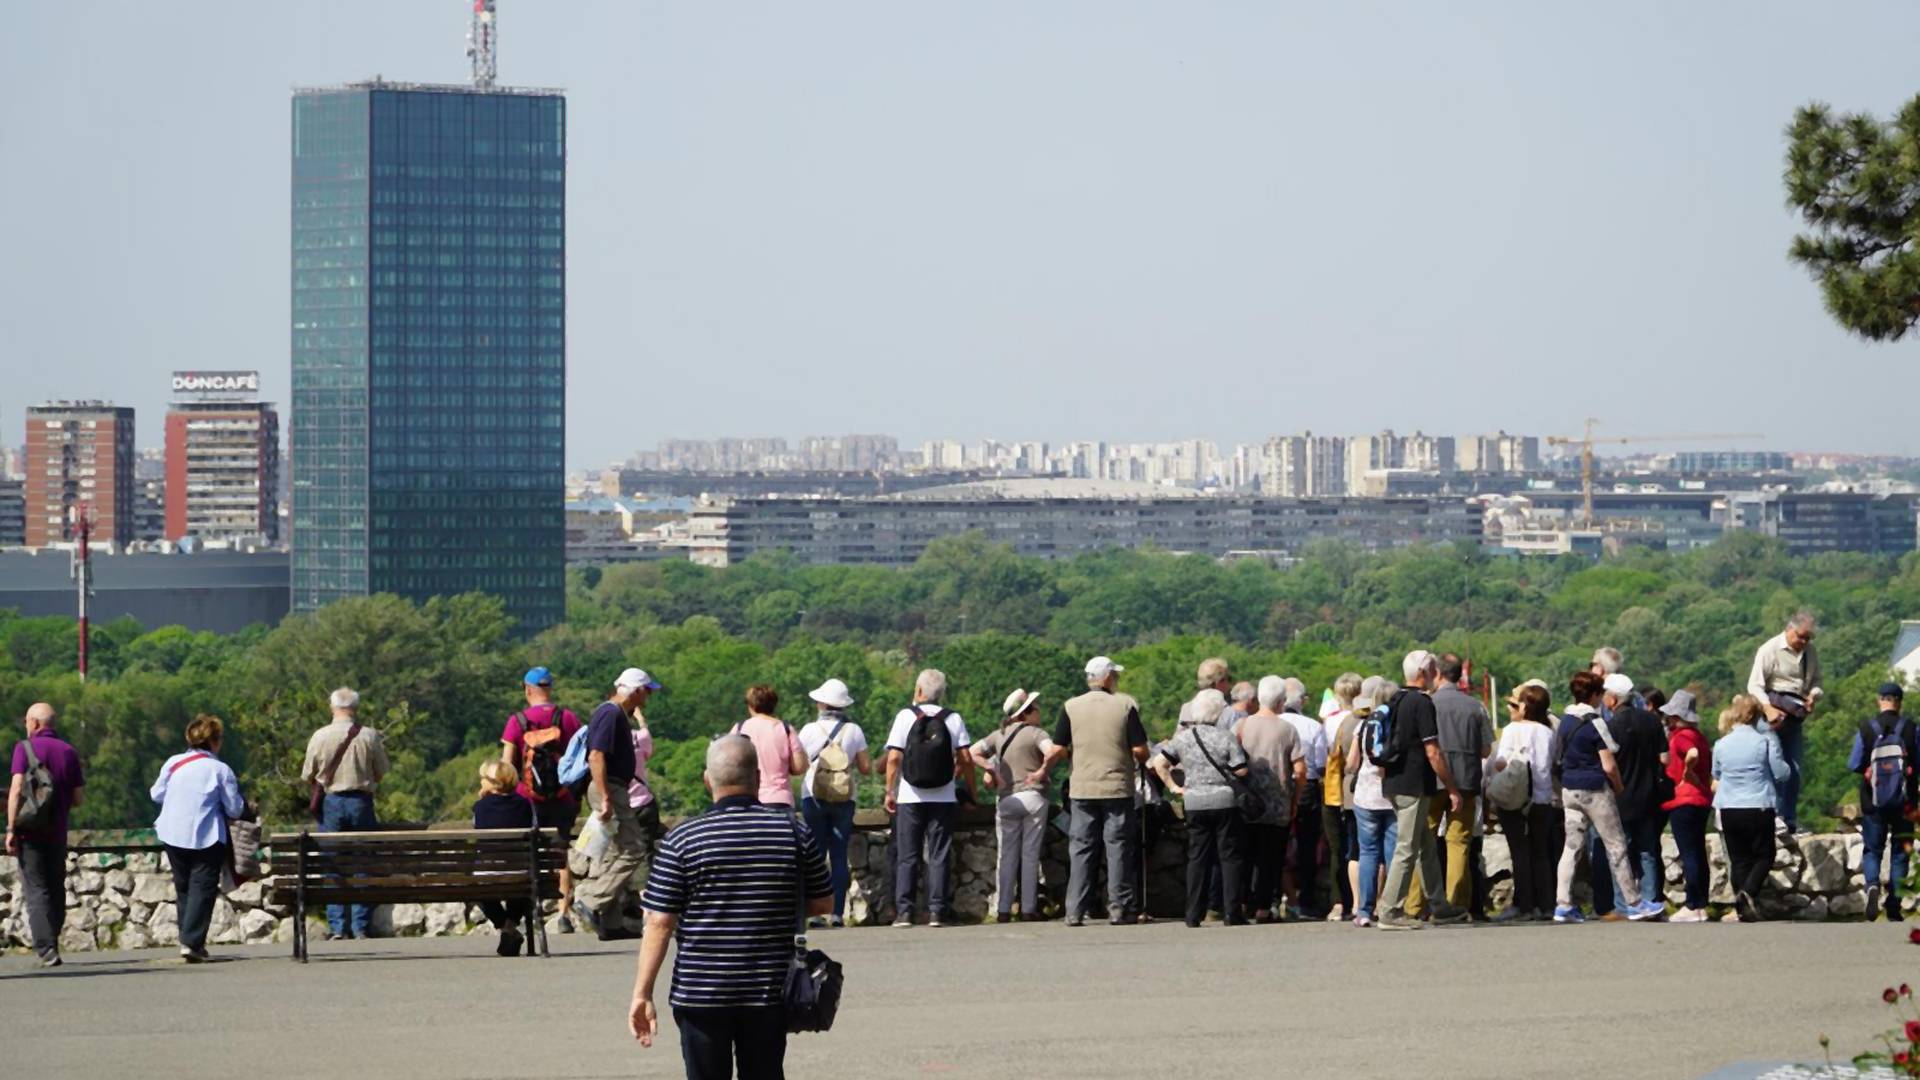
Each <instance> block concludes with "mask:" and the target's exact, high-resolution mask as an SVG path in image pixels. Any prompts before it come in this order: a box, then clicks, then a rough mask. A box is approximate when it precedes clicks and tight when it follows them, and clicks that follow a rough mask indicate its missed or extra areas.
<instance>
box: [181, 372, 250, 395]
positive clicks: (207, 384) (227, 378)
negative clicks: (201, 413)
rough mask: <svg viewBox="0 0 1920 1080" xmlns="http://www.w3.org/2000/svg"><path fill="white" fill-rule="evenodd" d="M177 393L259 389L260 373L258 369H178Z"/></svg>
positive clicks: (229, 391) (230, 391)
mask: <svg viewBox="0 0 1920 1080" xmlns="http://www.w3.org/2000/svg"><path fill="white" fill-rule="evenodd" d="M173 389H174V392H175V393H232V392H235V391H239V390H256V391H257V390H259V389H260V373H259V372H257V371H176V372H174V373H173Z"/></svg>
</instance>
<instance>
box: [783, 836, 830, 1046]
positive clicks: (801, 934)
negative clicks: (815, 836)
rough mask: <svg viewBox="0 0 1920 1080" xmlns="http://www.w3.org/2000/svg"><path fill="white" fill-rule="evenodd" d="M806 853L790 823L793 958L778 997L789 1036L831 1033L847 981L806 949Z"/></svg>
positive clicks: (822, 955)
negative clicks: (791, 842) (808, 1032)
mask: <svg viewBox="0 0 1920 1080" xmlns="http://www.w3.org/2000/svg"><path fill="white" fill-rule="evenodd" d="M789 820H790V822H791V821H792V819H789ZM806 851H807V847H806V844H805V842H804V841H803V840H802V839H801V836H800V826H799V824H798V823H797V822H793V956H792V958H791V959H789V960H788V961H787V981H786V985H785V986H784V987H783V988H782V989H781V994H780V999H781V1004H782V1005H783V1006H784V1007H785V1009H786V1014H787V1031H788V1032H789V1033H791V1034H798V1033H800V1032H803V1031H829V1030H831V1029H832V1028H833V1017H834V1014H835V1013H837V1012H839V1011H840V991H841V989H842V987H843V985H844V984H845V982H846V978H845V975H844V974H843V972H842V971H841V967H840V965H839V964H838V963H837V962H835V961H833V960H832V959H829V958H828V956H827V954H826V953H823V952H821V951H820V950H819V949H809V948H808V947H807V865H806V862H805V859H806Z"/></svg>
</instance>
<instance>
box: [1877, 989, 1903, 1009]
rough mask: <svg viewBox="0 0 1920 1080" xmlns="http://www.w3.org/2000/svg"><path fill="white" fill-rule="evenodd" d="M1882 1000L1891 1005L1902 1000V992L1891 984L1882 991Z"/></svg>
mask: <svg viewBox="0 0 1920 1080" xmlns="http://www.w3.org/2000/svg"><path fill="white" fill-rule="evenodd" d="M1880 1000H1881V1001H1884V1002H1886V1003H1887V1004H1889V1005H1891V1004H1893V1003H1894V1002H1896V1001H1899V1000H1900V992H1899V991H1898V990H1895V989H1894V988H1893V987H1891V986H1889V987H1887V988H1886V989H1885V990H1882V991H1880Z"/></svg>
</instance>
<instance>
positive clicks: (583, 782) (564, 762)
mask: <svg viewBox="0 0 1920 1080" xmlns="http://www.w3.org/2000/svg"><path fill="white" fill-rule="evenodd" d="M592 779H593V770H592V768H590V767H589V766H588V764H587V728H586V725H584V724H582V725H581V726H580V730H578V731H576V732H574V733H573V738H572V739H569V740H568V741H567V750H566V753H563V754H561V755H560V783H561V785H562V786H563V787H565V788H566V789H567V790H568V791H571V792H573V796H574V798H576V799H577V798H579V797H580V796H582V795H585V794H586V793H587V784H588V783H589V782H590V781H591V780H592Z"/></svg>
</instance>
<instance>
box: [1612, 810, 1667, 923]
mask: <svg viewBox="0 0 1920 1080" xmlns="http://www.w3.org/2000/svg"><path fill="white" fill-rule="evenodd" d="M1620 826H1621V828H1623V829H1625V830H1626V833H1627V865H1629V866H1631V867H1633V872H1634V874H1635V875H1636V876H1637V877H1639V879H1640V898H1641V899H1642V900H1653V901H1656V902H1658V901H1660V900H1661V899H1662V898H1663V897H1665V896H1666V894H1667V867H1666V860H1664V859H1663V858H1661V851H1660V834H1661V833H1663V832H1666V831H1667V819H1666V815H1665V814H1663V813H1661V812H1660V811H1659V810H1658V809H1655V810H1653V811H1650V812H1649V813H1647V814H1646V816H1644V817H1639V818H1635V819H1634V820H1632V821H1622V822H1621V823H1620ZM1613 901H1614V906H1615V907H1619V906H1621V904H1620V893H1619V890H1617V889H1616V890H1615V891H1614V896H1613Z"/></svg>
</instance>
